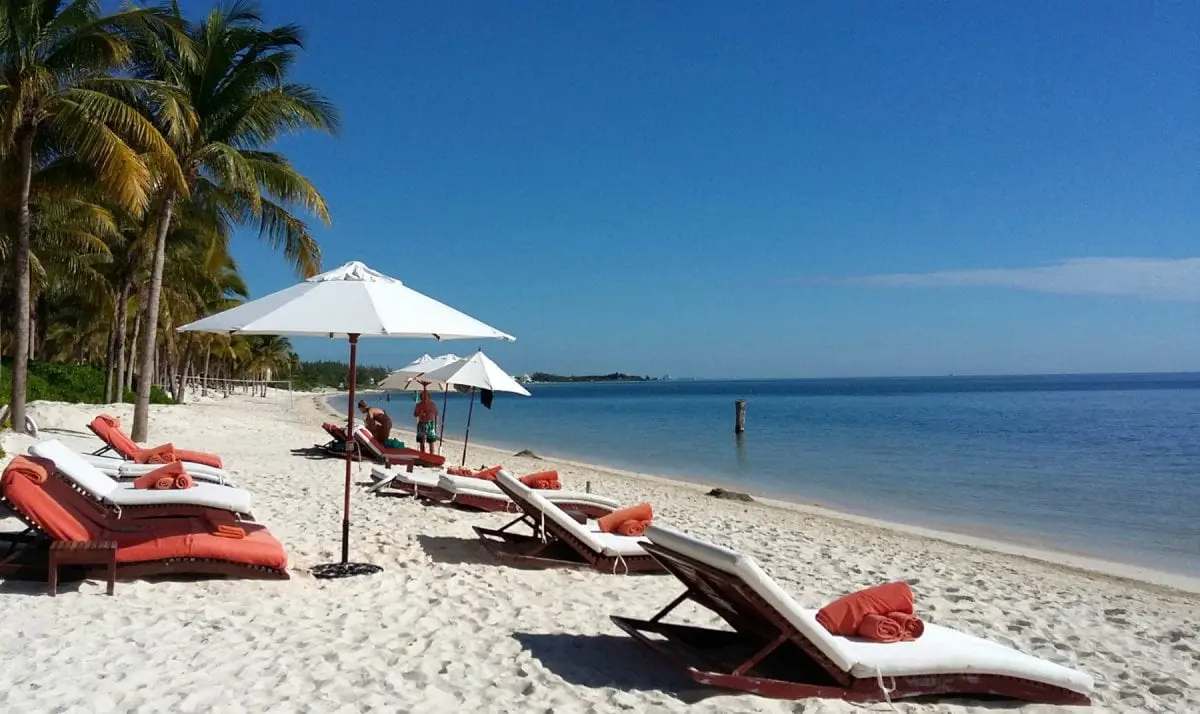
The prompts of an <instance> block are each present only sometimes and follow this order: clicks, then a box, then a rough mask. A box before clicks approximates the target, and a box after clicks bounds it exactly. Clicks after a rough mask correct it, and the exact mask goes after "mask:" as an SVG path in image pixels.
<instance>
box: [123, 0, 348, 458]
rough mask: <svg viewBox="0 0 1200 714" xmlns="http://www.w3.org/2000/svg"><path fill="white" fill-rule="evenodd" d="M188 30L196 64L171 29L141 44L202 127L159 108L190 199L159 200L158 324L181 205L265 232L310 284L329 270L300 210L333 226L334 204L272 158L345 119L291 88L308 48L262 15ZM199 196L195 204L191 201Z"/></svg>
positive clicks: (246, 12) (149, 309)
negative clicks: (286, 145) (288, 144)
mask: <svg viewBox="0 0 1200 714" xmlns="http://www.w3.org/2000/svg"><path fill="white" fill-rule="evenodd" d="M175 12H176V20H177V21H178V22H179V23H180V24H181V25H183V26H184V27H185V30H186V32H187V35H188V36H189V37H190V39H191V45H192V47H193V48H194V51H195V53H196V57H195V59H194V61H192V60H190V59H189V58H188V57H186V56H184V55H182V54H180V52H179V51H178V48H177V47H175V45H173V44H172V43H171V42H170V41H164V40H170V39H171V36H170V35H169V33H166V31H165V30H161V29H160V30H159V31H158V32H157V33H149V34H147V35H146V36H144V37H143V38H142V39H141V45H140V46H141V49H142V51H141V53H140V54H141V56H142V57H143V58H144V60H143V62H142V64H141V70H140V76H142V77H143V78H146V79H151V80H157V81H161V82H164V83H166V84H168V85H170V86H172V87H175V88H176V89H177V90H178V92H179V94H180V95H181V97H182V99H181V100H180V101H181V102H186V107H187V109H189V110H190V112H192V113H193V115H194V121H185V120H182V119H181V118H180V117H182V115H183V112H182V111H181V105H180V104H177V103H171V104H169V105H161V106H160V105H153V106H151V107H150V108H149V113H150V114H151V115H152V116H155V117H156V119H157V120H158V121H159V122H160V124H161V125H162V127H163V133H164V134H165V135H167V136H168V139H169V141H170V144H171V147H172V149H173V150H174V151H175V156H176V160H177V162H178V164H179V166H180V167H182V170H183V175H184V177H185V180H186V182H187V186H186V189H187V192H185V191H183V190H181V189H179V188H178V187H176V186H174V185H172V184H170V183H169V182H167V183H163V185H162V186H161V188H160V190H159V193H158V195H157V196H156V197H155V200H154V215H155V220H156V224H155V225H156V242H155V248H154V260H153V262H152V267H151V277H150V286H149V293H148V298H147V304H146V308H145V319H146V321H147V324H148V325H151V326H153V325H156V324H157V321H158V313H159V302H160V295H161V291H162V276H163V263H164V257H165V252H166V244H167V240H168V234H169V232H170V226H171V220H172V212H173V210H174V209H175V207H176V205H177V203H178V202H180V201H184V200H191V201H197V202H203V203H204V204H205V205H206V206H210V207H213V208H215V214H216V215H217V216H219V217H220V219H221V220H222V221H225V222H228V223H232V224H252V225H257V226H258V229H259V235H260V237H261V238H263V239H265V240H266V241H267V242H268V243H269V244H270V245H272V246H273V247H275V248H277V249H282V251H283V253H284V255H285V256H286V257H287V258H288V259H289V260H290V261H291V262H292V264H293V265H294V266H295V267H296V269H297V271H298V272H299V273H300V274H301V275H303V276H306V277H307V276H309V275H314V274H316V272H317V271H318V270H319V269H320V248H319V247H318V246H317V243H316V241H315V240H314V239H313V237H312V235H311V234H310V233H309V230H308V226H307V225H306V224H305V223H304V221H303V220H301V219H299V218H297V217H296V216H295V215H294V214H293V212H292V211H293V209H295V208H301V209H303V210H305V211H307V212H309V213H311V214H313V215H315V216H316V217H317V218H318V219H320V220H321V221H323V222H324V223H326V224H328V223H329V212H328V209H327V207H326V205H325V199H324V198H323V197H322V196H321V194H320V193H319V192H318V191H317V189H316V188H315V187H314V186H313V185H312V183H311V182H309V180H308V179H307V178H305V177H304V176H303V175H301V174H300V173H299V172H298V171H296V169H295V168H293V167H292V165H291V164H290V162H288V160H287V158H286V157H284V156H283V155H282V154H279V153H276V152H271V151H268V150H266V149H267V147H269V146H270V145H271V143H272V142H273V141H274V140H275V139H277V138H278V137H279V136H281V135H282V134H284V133H286V132H295V131H300V130H304V129H316V130H320V131H326V132H334V131H336V129H337V125H338V118H337V112H336V110H335V109H334V108H333V106H332V105H330V104H329V103H328V102H327V101H326V100H325V99H324V98H323V97H321V95H320V94H318V93H317V92H316V91H315V90H314V89H313V88H311V87H308V86H306V85H303V84H295V83H289V82H287V81H286V80H287V73H288V70H289V68H290V67H291V66H292V65H293V63H294V61H295V57H296V53H297V51H298V50H300V49H302V47H303V43H302V39H301V34H300V30H299V28H298V27H296V26H294V25H284V26H281V27H277V28H274V29H265V28H264V27H263V21H262V18H261V17H260V15H259V13H258V10H257V8H256V7H255V6H254V5H253V4H252V3H248V2H233V3H230V4H228V5H226V6H225V7H223V8H216V9H214V10H213V11H212V12H210V13H209V15H208V16H207V17H206V18H205V19H204V20H203V21H202V22H200V23H199V24H198V25H191V24H189V23H186V21H184V20H183V18H182V17H181V16H179V15H178V8H176V9H175ZM188 192H190V197H189V193H188ZM156 334H157V330H155V329H145V330H143V331H142V340H143V341H142V344H141V345H140V355H139V364H140V365H141V371H140V373H139V375H138V389H137V402H136V405H135V407H134V417H133V438H134V439H135V440H143V439H145V438H146V426H147V418H148V415H149V406H150V388H151V384H152V377H153V374H152V373H153V370H152V369H150V365H152V363H153V359H154V354H155V342H156Z"/></svg>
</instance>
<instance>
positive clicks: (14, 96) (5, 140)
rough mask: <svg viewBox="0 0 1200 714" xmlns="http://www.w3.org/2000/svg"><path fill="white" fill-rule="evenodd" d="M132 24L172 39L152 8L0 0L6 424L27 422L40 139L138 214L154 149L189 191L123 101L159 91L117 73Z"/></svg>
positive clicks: (82, 0) (170, 180)
mask: <svg viewBox="0 0 1200 714" xmlns="http://www.w3.org/2000/svg"><path fill="white" fill-rule="evenodd" d="M134 29H137V30H140V31H152V32H154V33H156V34H159V35H162V36H164V37H170V36H171V35H172V33H174V32H175V30H174V29H173V28H172V27H171V21H170V20H169V19H168V18H167V17H166V16H165V15H164V14H162V13H160V12H159V11H158V10H155V9H134V10H126V11H122V12H118V13H116V14H114V15H108V16H101V15H100V12H99V3H98V2H96V1H95V0H73V1H70V2H68V1H66V0H0V153H2V154H3V156H4V157H5V158H11V159H12V160H13V161H14V162H15V171H14V180H13V181H12V182H11V183H9V182H6V184H5V186H4V190H3V191H2V192H0V193H2V194H3V195H4V196H5V197H6V199H7V200H9V201H11V203H12V208H13V212H14V214H15V219H14V221H13V223H14V225H13V230H12V234H13V235H12V244H13V246H12V253H11V255H12V268H13V272H12V274H13V278H14V283H15V285H14V289H15V293H16V294H15V300H14V302H15V311H14V313H15V314H14V316H13V326H14V333H15V339H14V346H13V379H12V399H11V402H10V404H11V410H12V411H11V415H12V420H13V428H14V429H17V430H20V431H23V430H24V428H25V389H26V378H27V364H28V362H27V360H28V357H29V337H30V330H29V313H30V281H31V277H30V250H31V243H30V241H31V234H32V226H33V222H34V216H33V215H32V213H31V210H30V203H31V196H32V188H33V176H34V174H35V171H36V169H37V168H38V163H39V160H41V159H42V158H43V157H42V156H39V154H38V152H37V148H38V146H39V145H49V146H50V147H51V148H52V150H53V154H54V155H58V156H72V157H73V158H74V160H75V161H77V162H78V163H80V164H82V165H84V166H87V167H90V168H92V169H93V170H94V171H95V173H96V177H97V179H98V180H99V182H100V183H101V184H102V185H103V186H104V187H105V188H106V190H107V191H109V192H110V194H111V197H112V198H113V200H114V201H115V202H116V203H118V204H120V205H122V206H123V207H125V208H126V209H128V210H130V211H132V212H135V213H140V212H142V211H143V210H144V209H145V208H146V206H147V204H148V202H149V198H150V194H149V188H150V185H149V184H150V178H151V176H150V171H149V169H148V167H147V163H146V161H145V160H144V157H145V156H149V155H152V156H153V157H154V158H153V160H152V161H153V163H154V164H155V165H156V166H157V167H158V168H159V176H160V180H161V181H163V182H164V183H165V184H171V185H174V186H177V187H178V188H179V190H186V185H184V183H183V177H182V174H181V173H180V171H179V167H178V164H176V163H175V160H174V155H173V154H172V153H171V152H170V148H169V147H168V146H167V144H166V142H165V141H164V139H163V137H162V135H161V134H159V132H158V129H157V128H156V127H155V125H154V124H153V123H152V122H151V121H149V120H148V119H147V118H146V117H145V116H143V115H142V114H140V113H139V112H138V111H136V110H135V109H134V108H133V107H132V106H131V104H130V102H129V101H128V100H129V99H130V98H132V97H134V96H139V95H147V94H148V93H153V92H156V91H157V89H158V87H157V85H154V84H153V83H147V82H144V81H142V80H141V79H138V78H133V77H128V76H124V75H122V74H121V70H122V69H123V68H125V67H127V66H128V63H129V61H130V59H131V57H132V53H131V46H130V44H129V43H128V42H127V41H126V39H124V38H125V35H126V33H128V32H129V31H132V30H134Z"/></svg>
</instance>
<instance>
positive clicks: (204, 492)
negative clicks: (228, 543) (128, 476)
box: [29, 439, 252, 520]
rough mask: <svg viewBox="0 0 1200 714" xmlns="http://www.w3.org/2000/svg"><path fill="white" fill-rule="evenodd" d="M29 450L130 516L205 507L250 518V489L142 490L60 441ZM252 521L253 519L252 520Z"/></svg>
mask: <svg viewBox="0 0 1200 714" xmlns="http://www.w3.org/2000/svg"><path fill="white" fill-rule="evenodd" d="M29 453H30V454H32V455H33V456H37V457H39V458H43V459H47V460H49V461H52V462H54V466H55V468H56V469H57V475H59V476H61V477H62V478H64V479H66V481H67V482H68V483H69V484H70V485H71V486H72V487H74V488H75V490H77V491H79V492H81V493H82V494H83V495H85V496H88V497H90V498H91V499H93V500H95V501H98V502H100V503H103V504H105V505H107V506H111V507H113V508H115V509H118V511H120V512H121V513H122V515H123V516H125V517H129V518H158V517H163V516H177V515H199V514H201V513H203V511H204V510H205V509H216V510H220V511H229V512H230V513H234V514H237V515H238V516H239V517H242V518H246V519H251V517H250V502H251V498H250V492H249V491H245V490H242V489H240V488H232V487H230V486H218V485H217V484H212V483H196V484H194V485H193V486H192V487H191V488H185V489H163V490H157V489H140V488H134V487H133V484H132V483H131V482H128V481H116V480H114V479H113V478H112V477H110V476H106V475H104V474H103V473H102V472H101V471H100V470H99V469H97V468H96V467H94V466H92V465H91V464H89V463H88V462H86V461H84V460H83V457H81V456H80V455H79V454H76V453H75V452H74V451H71V450H70V449H69V448H67V447H66V446H65V445H64V444H63V443H62V442H61V441H59V440H57V439H50V440H48V441H39V442H38V443H36V444H33V445H32V446H30V447H29ZM251 520H252V519H251Z"/></svg>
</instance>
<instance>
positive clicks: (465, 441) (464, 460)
mask: <svg viewBox="0 0 1200 714" xmlns="http://www.w3.org/2000/svg"><path fill="white" fill-rule="evenodd" d="M474 413H475V388H474V387H471V406H469V407H467V433H466V434H465V435H463V456H462V463H460V464H459V466H466V465H467V444H468V443H469V442H470V441H471V415H472V414H474Z"/></svg>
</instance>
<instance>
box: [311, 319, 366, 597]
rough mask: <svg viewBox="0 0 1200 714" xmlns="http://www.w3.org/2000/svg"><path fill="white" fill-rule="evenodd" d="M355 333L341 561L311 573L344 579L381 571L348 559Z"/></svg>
mask: <svg viewBox="0 0 1200 714" xmlns="http://www.w3.org/2000/svg"><path fill="white" fill-rule="evenodd" d="M357 361H358V335H357V334H352V335H350V374H349V375H348V377H347V379H346V382H347V384H348V385H349V387H350V389H349V392H347V395H346V434H347V436H348V437H349V438H348V439H347V440H346V493H345V498H344V500H343V502H342V562H340V563H326V564H324V565H318V566H316V567H314V568H313V570H312V572H313V576H314V577H317V578H346V577H350V576H352V575H372V574H374V573H378V572H379V571H381V570H383V568H381V567H379V566H378V565H371V564H370V563H351V562H350V485H351V484H350V478H351V473H352V471H353V466H354V455H355V454H356V453H357V451H358V445H357V442H355V440H354V409H355V404H354V392H355V388H356V386H357V385H356V381H357V378H358V374H357V373H358V364H357Z"/></svg>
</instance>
